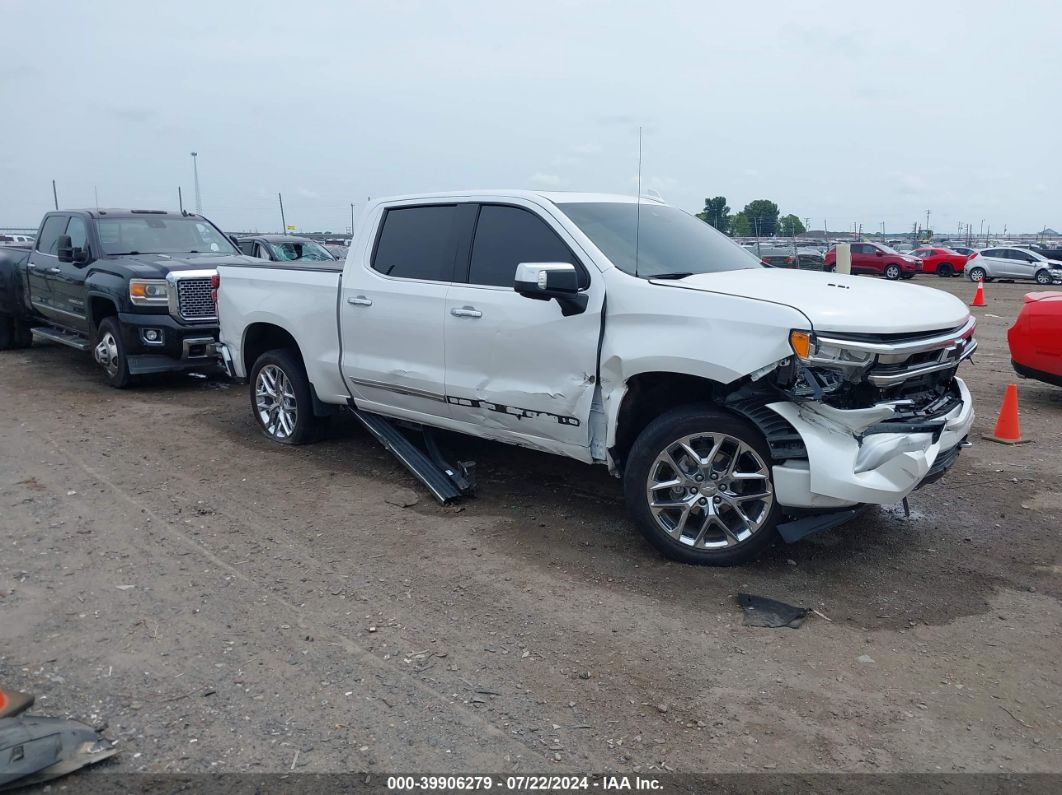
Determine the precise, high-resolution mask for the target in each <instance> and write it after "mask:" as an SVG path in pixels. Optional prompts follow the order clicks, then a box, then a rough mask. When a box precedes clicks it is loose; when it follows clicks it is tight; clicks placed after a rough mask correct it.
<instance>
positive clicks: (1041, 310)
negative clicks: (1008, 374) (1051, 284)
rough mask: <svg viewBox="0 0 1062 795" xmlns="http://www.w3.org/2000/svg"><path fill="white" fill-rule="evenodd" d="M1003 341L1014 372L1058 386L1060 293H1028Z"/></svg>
mask: <svg viewBox="0 0 1062 795" xmlns="http://www.w3.org/2000/svg"><path fill="white" fill-rule="evenodd" d="M1007 342H1009V343H1010V362H1011V364H1012V365H1013V366H1014V370H1015V372H1017V373H1018V375H1023V376H1025V377H1026V378H1035V379H1037V380H1038V381H1044V382H1046V383H1048V384H1054V385H1055V386H1062V293H1058V292H1043V293H1028V294H1027V295H1026V296H1025V303H1023V304H1022V306H1021V311H1020V312H1019V313H1018V319H1017V320H1015V321H1014V325H1013V326H1011V327H1010V329H1009V330H1008V331H1007Z"/></svg>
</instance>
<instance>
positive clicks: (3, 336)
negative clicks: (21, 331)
mask: <svg viewBox="0 0 1062 795" xmlns="http://www.w3.org/2000/svg"><path fill="white" fill-rule="evenodd" d="M14 347H15V319H14V318H12V317H8V316H7V315H0V351H6V350H9V349H11V348H14Z"/></svg>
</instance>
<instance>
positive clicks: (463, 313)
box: [450, 306, 483, 317]
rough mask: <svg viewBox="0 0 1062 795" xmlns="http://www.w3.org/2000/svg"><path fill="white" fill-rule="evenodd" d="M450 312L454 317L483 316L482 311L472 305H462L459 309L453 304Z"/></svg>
mask: <svg viewBox="0 0 1062 795" xmlns="http://www.w3.org/2000/svg"><path fill="white" fill-rule="evenodd" d="M450 314H451V315H453V316H454V317H483V313H482V312H480V311H479V310H478V309H476V308H475V307H474V306H463V307H461V308H460V309H458V308H457V307H456V306H455V307H454V308H453V309H451V310H450Z"/></svg>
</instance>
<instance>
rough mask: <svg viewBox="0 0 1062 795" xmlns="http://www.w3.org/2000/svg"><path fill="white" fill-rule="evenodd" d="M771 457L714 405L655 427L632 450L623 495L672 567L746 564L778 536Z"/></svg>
mask: <svg viewBox="0 0 1062 795" xmlns="http://www.w3.org/2000/svg"><path fill="white" fill-rule="evenodd" d="M770 462H771V456H770V450H769V448H768V447H767V443H766V441H765V440H764V438H763V435H762V434H761V433H760V432H759V431H758V430H756V428H754V427H753V426H752V425H750V424H748V423H747V422H745V421H744V420H741V419H738V418H737V417H734V416H733V415H730V414H727V413H725V412H722V411H719V410H718V409H714V408H712V407H709V406H685V407H682V408H677V409H673V410H672V411H669V412H667V413H665V414H662V415H661V416H660V417H657V418H656V419H655V420H653V421H652V422H651V423H650V424H649V425H648V426H647V427H646V428H645V430H644V431H642V433H641V435H639V437H638V439H637V441H635V443H634V446H633V447H632V449H631V453H630V456H629V458H628V461H627V466H626V469H625V471H624V476H623V488H624V495H625V497H626V500H627V506H628V509H629V510H630V513H631V515H632V517H633V518H634V520H635V522H636V523H637V525H638V528H639V530H641V532H642V534H643V535H644V536H645V537H646V539H648V541H649V542H650V543H651V544H652V545H653V546H655V547H656V548H657V549H658V550H660V552H662V553H663V554H664V555H666V556H667V557H669V558H672V559H674V560H680V561H683V562H685V563H698V564H706V565H714V566H728V565H733V564H737V563H744V562H745V561H748V560H751V559H752V558H754V557H755V556H756V555H758V554H759V553H760V552H761V551H762V550H763V549H764V548H765V547H766V546H767V545H768V544H770V543H771V541H772V540H773V539H774V537H775V528H776V526H777V524H778V519H779V516H780V508H779V506H778V504H777V502H776V501H775V499H774V486H773V482H772V477H771V469H770Z"/></svg>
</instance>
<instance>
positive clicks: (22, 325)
mask: <svg viewBox="0 0 1062 795" xmlns="http://www.w3.org/2000/svg"><path fill="white" fill-rule="evenodd" d="M32 345H33V332H32V331H31V330H30V325H29V323H27V322H26V321H24V320H16V321H15V340H14V346H13V347H15V348H29V347H31V346H32Z"/></svg>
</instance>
